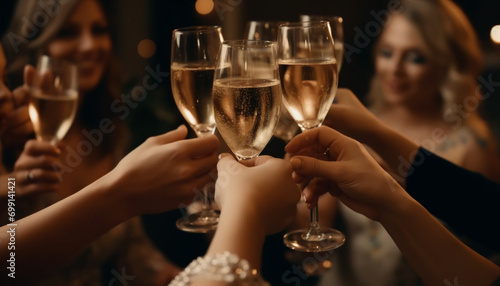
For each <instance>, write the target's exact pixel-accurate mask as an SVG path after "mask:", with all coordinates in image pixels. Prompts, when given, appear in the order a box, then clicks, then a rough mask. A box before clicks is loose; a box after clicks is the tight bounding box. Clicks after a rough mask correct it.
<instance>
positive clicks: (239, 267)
mask: <svg viewBox="0 0 500 286" xmlns="http://www.w3.org/2000/svg"><path fill="white" fill-rule="evenodd" d="M195 281H200V282H202V281H218V282H224V283H226V284H227V285H249V286H250V285H252V286H253V285H255V286H257V285H258V286H269V285H270V284H269V283H267V282H266V281H264V279H263V278H262V276H261V275H260V274H259V273H258V271H257V269H250V265H249V264H248V261H246V260H245V259H240V258H239V257H238V255H236V254H233V253H230V252H229V251H225V252H223V253H217V254H215V255H213V256H211V255H205V257H198V258H197V259H195V260H193V261H192V262H191V263H190V264H189V265H188V266H187V267H186V268H185V269H184V271H182V272H181V273H179V275H177V276H176V277H175V278H174V280H172V282H170V284H169V285H170V286H184V285H191V283H193V282H195Z"/></svg>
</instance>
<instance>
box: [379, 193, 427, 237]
mask: <svg viewBox="0 0 500 286" xmlns="http://www.w3.org/2000/svg"><path fill="white" fill-rule="evenodd" d="M402 192H404V193H401V194H398V196H399V198H398V199H396V200H394V201H393V202H391V203H390V204H388V206H387V207H385V208H383V210H382V211H381V212H380V220H379V222H380V223H381V224H382V225H383V226H384V227H386V228H387V227H390V226H394V225H401V226H403V225H405V224H407V223H411V220H412V217H413V216H414V214H415V213H417V212H419V210H420V209H421V208H423V207H422V206H421V205H420V204H419V203H418V202H417V201H415V200H414V199H413V198H412V197H410V196H409V195H408V194H407V193H406V192H405V191H404V190H402Z"/></svg>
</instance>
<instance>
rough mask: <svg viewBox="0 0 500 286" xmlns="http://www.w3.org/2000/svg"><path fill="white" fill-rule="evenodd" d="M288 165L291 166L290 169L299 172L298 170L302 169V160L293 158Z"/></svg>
mask: <svg viewBox="0 0 500 286" xmlns="http://www.w3.org/2000/svg"><path fill="white" fill-rule="evenodd" d="M290 165H292V168H293V169H294V170H300V168H302V160H300V159H299V158H296V157H293V158H292V159H291V160H290Z"/></svg>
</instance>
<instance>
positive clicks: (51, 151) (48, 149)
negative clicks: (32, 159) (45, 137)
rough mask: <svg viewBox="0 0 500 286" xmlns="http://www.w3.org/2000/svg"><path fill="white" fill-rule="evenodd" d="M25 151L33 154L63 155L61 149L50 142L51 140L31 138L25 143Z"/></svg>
mask: <svg viewBox="0 0 500 286" xmlns="http://www.w3.org/2000/svg"><path fill="white" fill-rule="evenodd" d="M24 151H25V152H26V154H28V155H31V156H40V155H47V156H53V157H58V156H60V155H61V149H59V148H58V147H56V146H54V145H52V144H50V143H49V142H42V141H38V140H35V139H31V140H29V141H28V142H26V144H25V145H24Z"/></svg>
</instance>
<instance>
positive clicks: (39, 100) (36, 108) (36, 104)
mask: <svg viewBox="0 0 500 286" xmlns="http://www.w3.org/2000/svg"><path fill="white" fill-rule="evenodd" d="M77 105H78V93H77V92H76V91H67V94H65V95H55V96H54V95H47V94H43V93H41V91H39V90H33V92H32V94H31V99H30V103H29V115H30V118H31V121H32V122H33V127H34V129H35V133H36V136H37V138H38V139H39V140H42V141H48V142H51V143H53V144H55V143H57V142H58V141H60V140H62V139H63V138H64V136H66V133H67V132H68V130H69V128H70V127H71V124H72V123H73V119H74V118H75V114H76V109H77Z"/></svg>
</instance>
